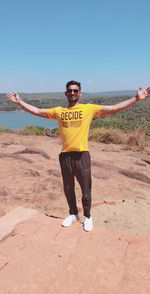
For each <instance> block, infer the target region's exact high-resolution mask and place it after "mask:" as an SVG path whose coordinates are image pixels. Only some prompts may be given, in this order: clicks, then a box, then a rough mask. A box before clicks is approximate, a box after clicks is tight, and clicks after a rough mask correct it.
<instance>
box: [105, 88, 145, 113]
mask: <svg viewBox="0 0 150 294" xmlns="http://www.w3.org/2000/svg"><path fill="white" fill-rule="evenodd" d="M149 95H150V87H148V88H146V89H142V88H140V89H139V90H138V91H137V94H136V96H134V97H132V98H130V99H128V100H125V101H123V102H120V103H117V104H115V105H104V108H103V109H102V110H101V112H100V114H101V115H106V114H111V113H116V112H119V111H121V110H124V109H126V108H128V107H130V106H131V105H133V104H134V103H135V102H137V101H142V100H145V98H146V97H147V96H149Z"/></svg>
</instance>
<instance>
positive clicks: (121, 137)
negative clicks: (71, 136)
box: [89, 128, 126, 144]
mask: <svg viewBox="0 0 150 294" xmlns="http://www.w3.org/2000/svg"><path fill="white" fill-rule="evenodd" d="M89 140H94V141H96V142H100V143H105V144H110V143H112V144H125V142H126V134H125V133H124V132H122V131H121V130H116V129H111V128H110V129H105V128H94V129H90V133H89Z"/></svg>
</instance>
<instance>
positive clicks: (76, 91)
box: [67, 89, 79, 94]
mask: <svg viewBox="0 0 150 294" xmlns="http://www.w3.org/2000/svg"><path fill="white" fill-rule="evenodd" d="M72 92H74V94H78V93H79V90H78V89H68V90H67V93H69V94H71V93H72Z"/></svg>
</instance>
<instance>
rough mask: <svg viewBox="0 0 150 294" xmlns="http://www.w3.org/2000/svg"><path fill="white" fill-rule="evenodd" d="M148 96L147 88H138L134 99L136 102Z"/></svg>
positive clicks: (148, 90) (149, 91) (149, 89)
mask: <svg viewBox="0 0 150 294" xmlns="http://www.w3.org/2000/svg"><path fill="white" fill-rule="evenodd" d="M149 95H150V87H148V88H139V90H138V91H137V93H136V99H137V101H138V100H144V99H145V98H146V97H147V96H149Z"/></svg>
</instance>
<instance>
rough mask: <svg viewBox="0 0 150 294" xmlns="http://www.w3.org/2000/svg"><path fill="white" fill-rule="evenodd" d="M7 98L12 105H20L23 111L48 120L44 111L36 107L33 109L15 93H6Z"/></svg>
mask: <svg viewBox="0 0 150 294" xmlns="http://www.w3.org/2000/svg"><path fill="white" fill-rule="evenodd" d="M7 98H8V99H9V100H10V101H12V102H13V103H16V104H18V105H20V106H21V107H22V108H23V109H25V110H26V111H28V112H31V113H32V114H34V115H38V116H42V117H45V118H48V112H46V110H45V109H40V108H38V107H35V106H33V105H30V104H28V103H26V102H24V101H23V100H22V99H21V98H20V96H19V95H18V94H17V93H8V94H7Z"/></svg>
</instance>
